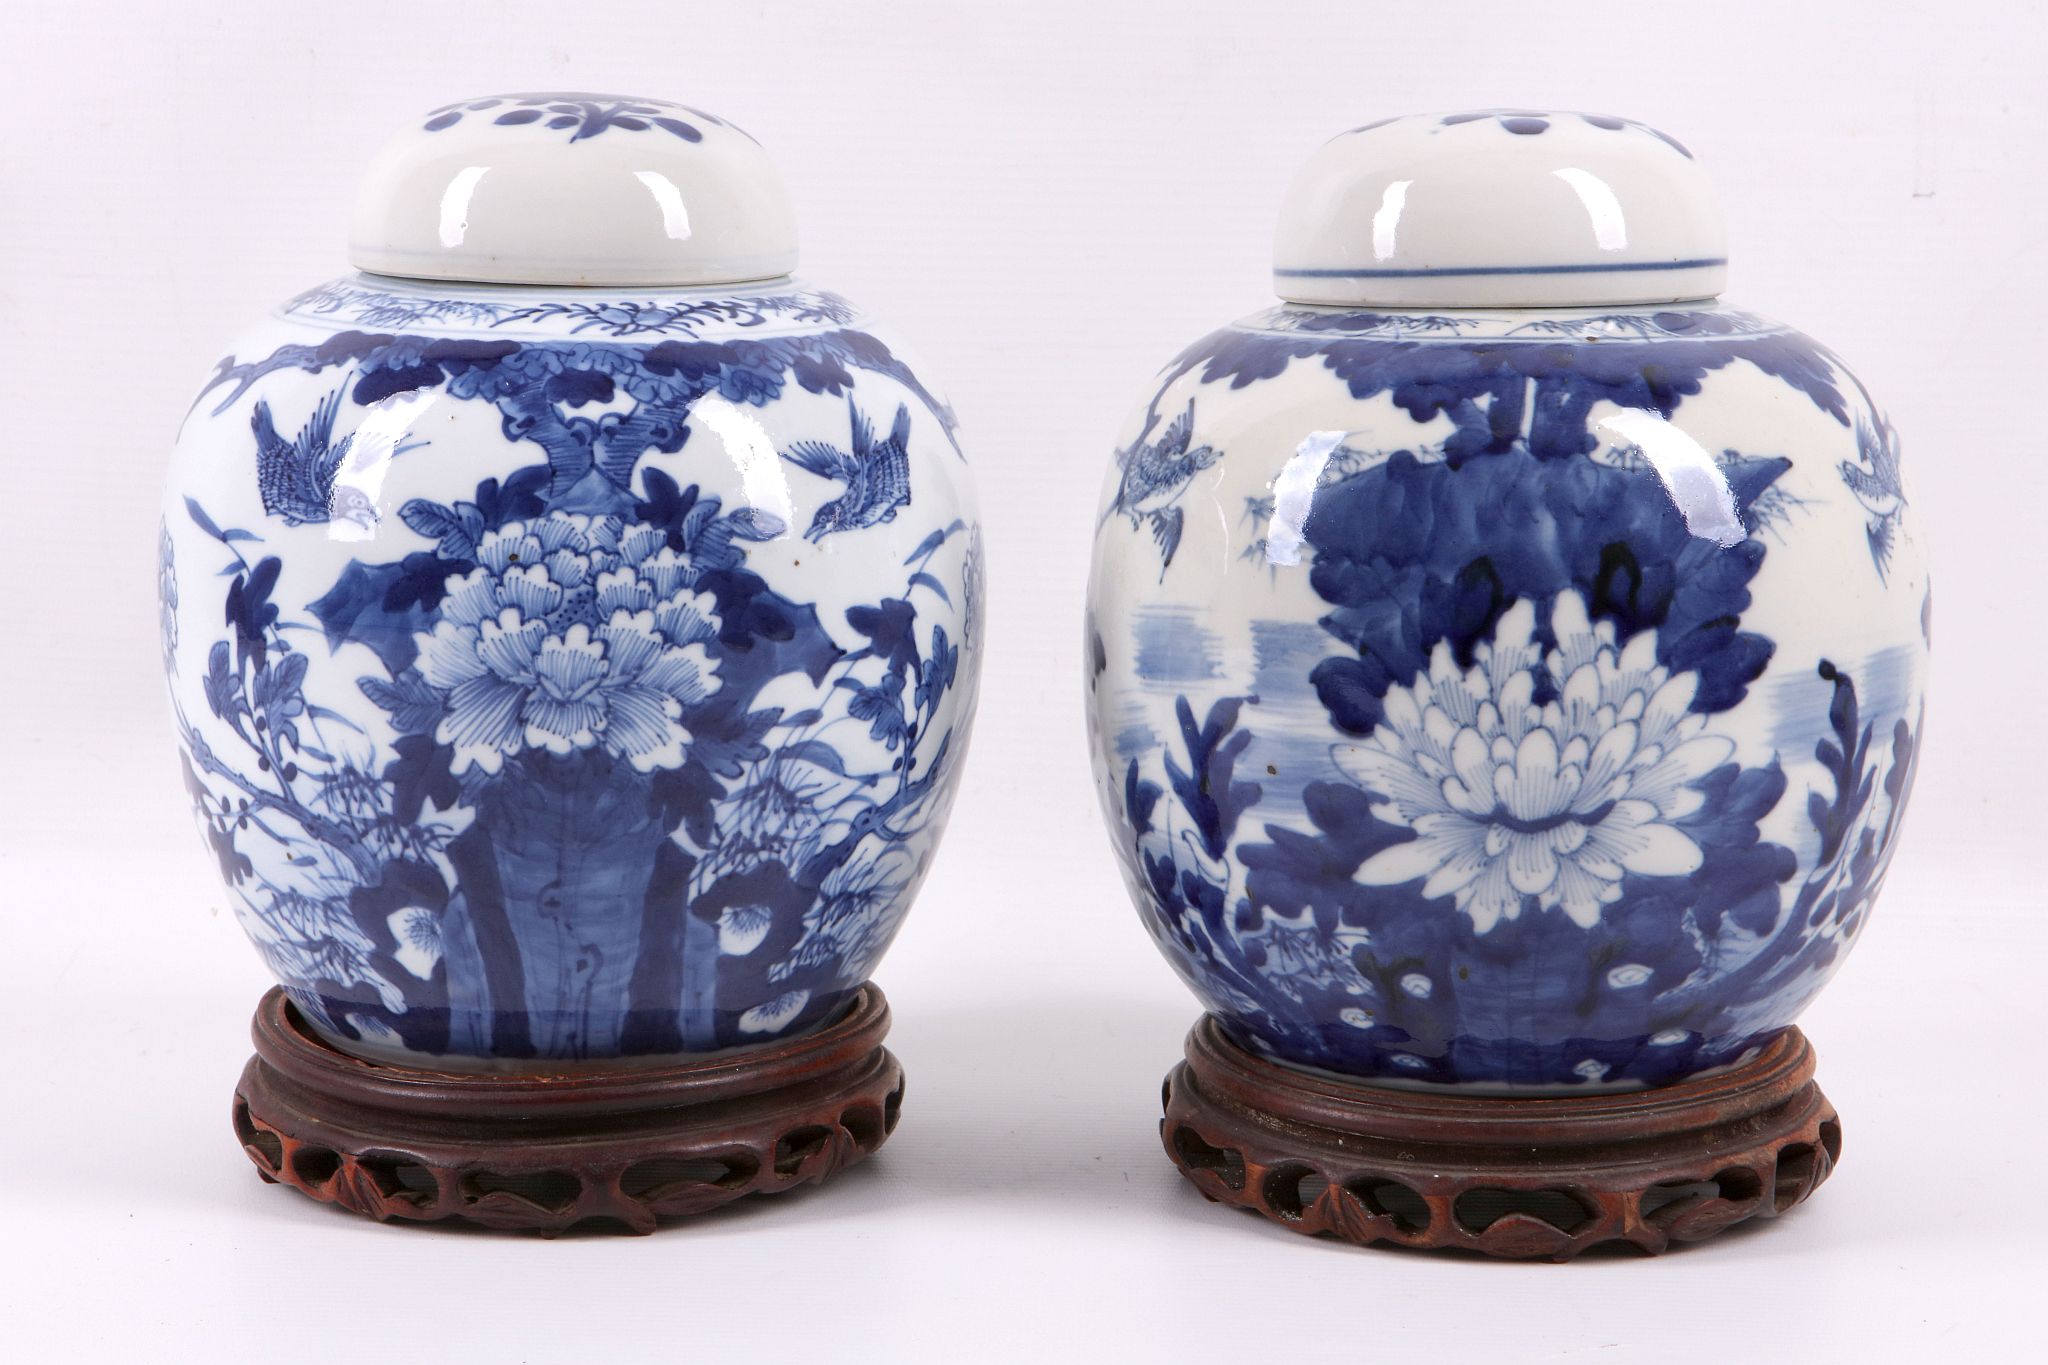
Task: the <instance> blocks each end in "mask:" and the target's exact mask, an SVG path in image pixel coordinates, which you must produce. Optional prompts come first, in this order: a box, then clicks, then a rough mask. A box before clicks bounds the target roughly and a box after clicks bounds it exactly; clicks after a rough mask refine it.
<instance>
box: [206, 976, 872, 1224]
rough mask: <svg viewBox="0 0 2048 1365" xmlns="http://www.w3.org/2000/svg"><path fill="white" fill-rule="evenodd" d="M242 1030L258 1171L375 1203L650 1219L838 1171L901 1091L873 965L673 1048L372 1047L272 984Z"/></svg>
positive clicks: (382, 1208) (414, 1213) (548, 1218)
mask: <svg viewBox="0 0 2048 1365" xmlns="http://www.w3.org/2000/svg"><path fill="white" fill-rule="evenodd" d="M251 1031H252V1032H253V1034H254V1035H255V1040H256V1055H255V1056H254V1057H252V1058H250V1059H249V1065H248V1067H247V1068H246V1069H245V1070H244V1071H243V1072H242V1079H241V1082H240V1084H239V1085H237V1086H236V1087H235V1109H234V1123H235V1133H236V1136H238V1137H239V1138H240V1139H241V1142H242V1149H243V1150H244V1151H245V1152H247V1153H248V1155H249V1159H250V1160H251V1161H253V1162H255V1163H256V1170H257V1173H258V1174H259V1175H261V1176H262V1177H263V1178H264V1179H265V1180H267V1181H272V1182H282V1183H284V1184H287V1185H290V1186H292V1187H293V1188H295V1189H297V1190H299V1191H300V1192H302V1193H304V1194H308V1195H311V1196H312V1197H313V1198H315V1199H319V1200H322V1201H325V1202H327V1203H331V1204H338V1205H340V1206H341V1207H342V1208H345V1209H350V1210H353V1211H354V1212H356V1213H361V1214H365V1215H367V1216H369V1217H371V1218H375V1219H378V1220H380V1221H407V1222H434V1221H438V1220H441V1219H449V1218H460V1219H464V1220H467V1221H469V1222H473V1223H479V1224H482V1225H484V1226H486V1227H492V1228H504V1229H519V1230H524V1231H532V1232H539V1233H542V1234H545V1235H549V1236H552V1235H554V1234H555V1233H559V1232H562V1231H564V1230H566V1229H568V1228H570V1227H573V1226H575V1225H576V1224H578V1223H583V1222H586V1221H591V1220H598V1221H597V1224H596V1225H599V1226H603V1225H605V1224H607V1223H608V1224H609V1225H610V1226H613V1227H615V1228H616V1229H618V1230H621V1231H630V1232H639V1233H645V1232H652V1231H653V1230H654V1228H655V1224H656V1222H657V1220H659V1219H662V1218H666V1217H671V1216H676V1215H684V1214H692V1213H701V1212H703V1211H704V1210H706V1209H710V1208H715V1207H717V1206H718V1205H720V1204H725V1203H729V1202H731V1201H732V1200H735V1199H738V1198H740V1197H741V1196H742V1195H748V1194H775V1193H780V1192H782V1191H784V1190H790V1189H794V1188H796V1187H797V1186H799V1185H804V1184H811V1183H815V1182H818V1181H822V1180H825V1179H827V1178H828V1177H830V1176H831V1175H833V1174H834V1173H835V1172H837V1171H840V1170H842V1169H844V1168H845V1167H847V1166H850V1165H852V1164H853V1163H855V1162H857V1161H860V1160H862V1159H863V1158H865V1157H867V1156H868V1155H869V1154H870V1153H872V1152H873V1151H874V1150H875V1149H876V1148H878V1147H880V1146H881V1145H882V1143H883V1142H884V1141H885V1140H886V1139H887V1138H888V1136H889V1134H890V1133H891V1132H892V1131H893V1130H894V1129H895V1127H896V1119H897V1113H898V1109H899V1107H900V1105H901V1104H902V1100H903V1068H902V1067H901V1066H899V1065H898V1064H897V1062H896V1059H895V1057H893V1056H891V1055H890V1053H889V1052H888V1050H887V1049H885V1048H884V1047H883V1046H882V1039H883V1037H884V1036H885V1035H887V1033H888V1031H889V1006H888V1002H887V1001H886V1000H884V999H883V997H882V993H881V992H880V991H879V990H877V989H876V988H875V986H874V985H873V983H869V984H868V985H866V986H863V987H862V988H861V991H860V993H859V995H858V996H857V997H856V999H855V1002H854V1005H853V1009H852V1011H851V1012H850V1013H849V1014H848V1015H847V1016H846V1017H845V1018H843V1019H841V1020H840V1021H839V1022H838V1023H836V1024H833V1025H832V1026H831V1027H829V1028H827V1029H825V1030H824V1031H822V1032H820V1033H815V1034H811V1035H809V1036H807V1037H803V1038H795V1039H791V1040H789V1041H787V1042H783V1043H777V1044H771V1045H767V1046H763V1047H761V1048H758V1049H751V1050H748V1051H745V1052H738V1053H732V1054H728V1055H724V1056H719V1057H713V1058H707V1059H705V1060H703V1061H697V1062H690V1063H687V1064H681V1065H664V1066H638V1067H627V1066H613V1067H607V1068H602V1069H595V1068H579V1069H576V1070H565V1071H561V1072H556V1073H551V1074H534V1073H521V1074H516V1075H505V1074H490V1075H468V1074H456V1073H451V1072H441V1071H423V1070H415V1069H411V1068H407V1067H398V1066H386V1065H379V1064H377V1063H372V1062H366V1061H362V1060H359V1059H357V1058H354V1057H350V1056H348V1055H346V1054H344V1053H341V1052H339V1051H337V1050H335V1049H334V1048H333V1047H331V1046H329V1045H328V1044H327V1043H325V1042H322V1041H321V1040H320V1039H319V1038H318V1037H317V1036H315V1035H314V1034H313V1033H312V1032H311V1031H310V1030H309V1029H307V1028H306V1026H305V1024H304V1023H303V1021H302V1020H301V1019H300V1018H299V1016H298V1014H297V1012H296V1011H295V1010H294V1009H293V1008H292V1007H291V1005H290V1004H289V1003H288V1002H287V1001H286V1000H285V997H284V994H283V993H282V992H281V991H278V990H276V989H273V990H271V991H270V993H269V994H267V995H265V996H264V997H263V1000H262V1002H261V1003H260V1004H259V1005H258V1006H257V1007H256V1018H255V1022H254V1024H253V1025H252V1028H251Z"/></svg>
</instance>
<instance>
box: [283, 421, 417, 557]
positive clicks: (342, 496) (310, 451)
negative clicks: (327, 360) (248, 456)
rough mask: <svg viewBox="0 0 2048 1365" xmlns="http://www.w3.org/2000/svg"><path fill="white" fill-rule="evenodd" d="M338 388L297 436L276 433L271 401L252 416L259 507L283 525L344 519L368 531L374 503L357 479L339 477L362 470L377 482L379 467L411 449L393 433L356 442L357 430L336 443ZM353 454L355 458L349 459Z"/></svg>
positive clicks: (374, 520)
mask: <svg viewBox="0 0 2048 1365" xmlns="http://www.w3.org/2000/svg"><path fill="white" fill-rule="evenodd" d="M341 395H342V391H341V390H340V389H336V390H335V391H334V392H332V393H330V394H328V395H327V397H325V398H323V399H322V400H321V401H320V406H318V407H316V408H314V409H313V415H312V416H311V417H309V418H307V419H306V425H305V426H304V427H302V428H300V429H299V434H298V436H297V437H296V438H295V439H293V440H290V441H287V440H285V439H284V438H283V437H281V436H279V435H278V434H277V424H276V422H275V421H273V420H272V418H271V415H270V404H268V403H266V402H264V401H263V400H261V399H258V400H257V402H256V410H255V412H254V413H252V414H251V415H250V418H249V429H250V430H251V431H253V432H255V433H256V486H257V489H258V490H259V491H260V492H261V493H262V494H263V510H264V511H265V512H267V513H269V514H270V515H272V516H280V517H283V518H284V523H285V525H287V526H303V525H306V524H308V523H315V522H329V521H343V522H348V523H351V524H352V525H355V526H358V527H360V528H362V529H363V530H364V531H372V530H375V529H376V526H377V505H376V503H375V502H374V501H373V500H372V498H371V496H370V493H369V492H368V491H366V490H365V489H363V488H361V487H359V486H358V482H359V481H357V480H354V479H342V478H341V477H340V476H341V474H342V473H343V472H344V470H345V469H346V470H349V471H355V470H362V471H365V472H366V473H369V474H371V475H372V476H373V477H372V479H369V480H363V482H371V483H372V486H373V487H374V483H375V482H376V481H381V470H376V469H374V468H373V467H374V466H377V465H381V464H382V463H383V462H384V461H385V460H388V459H390V458H391V457H392V456H394V455H401V454H403V453H404V452H406V451H408V450H411V449H414V448H415V446H414V445H400V444H398V442H397V440H396V439H395V437H388V438H385V439H381V440H379V439H376V438H375V436H374V435H373V436H372V437H371V438H370V439H368V440H366V441H365V442H363V443H362V444H361V445H360V446H359V445H358V443H357V441H356V437H357V435H358V434H360V433H357V432H350V433H349V434H348V435H346V436H344V437H342V438H341V439H340V440H339V441H334V440H333V436H334V418H335V415H336V414H337V413H338V412H340V410H341ZM352 454H353V456H354V458H353V459H351V458H350V457H351V455H352Z"/></svg>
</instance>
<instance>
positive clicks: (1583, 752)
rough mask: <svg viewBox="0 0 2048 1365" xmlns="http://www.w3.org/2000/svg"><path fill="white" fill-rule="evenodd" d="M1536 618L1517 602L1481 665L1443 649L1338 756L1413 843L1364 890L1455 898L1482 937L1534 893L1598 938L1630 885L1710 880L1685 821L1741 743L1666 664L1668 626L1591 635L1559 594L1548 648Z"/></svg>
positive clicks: (1371, 874) (1573, 605) (1691, 681)
mask: <svg viewBox="0 0 2048 1365" xmlns="http://www.w3.org/2000/svg"><path fill="white" fill-rule="evenodd" d="M1535 624H1536V620H1535V609H1534V607H1533V606H1532V605H1531V604H1530V603H1529V602H1528V601H1527V600H1524V601H1520V602H1517V603H1516V604H1515V605H1514V606H1513V607H1511V608H1509V609H1508V611H1507V612H1506V613H1505V614H1504V615H1503V616H1502V617H1501V619H1500V623H1499V625H1498V626H1497V627H1496V628H1495V631H1494V634H1493V638H1492V639H1491V640H1490V641H1488V642H1486V643H1483V644H1481V645H1480V646H1479V647H1478V649H1477V650H1476V652H1475V653H1476V663H1475V666H1474V667H1472V668H1470V669H1460V668H1459V667H1458V666H1457V663H1456V662H1455V661H1454V660H1453V658H1452V656H1451V649H1450V646H1449V645H1448V644H1446V643H1443V642H1439V643H1438V644H1437V646H1436V649H1435V652H1434V653H1433V654H1432V656H1431V659H1430V667H1429V672H1428V674H1427V675H1426V676H1424V677H1421V678H1418V679H1416V681H1415V682H1414V683H1412V684H1410V685H1407V686H1395V687H1391V688H1389V689H1388V691H1387V694H1386V697H1385V699H1384V703H1383V705H1384V716H1385V719H1384V721H1383V722H1382V724H1381V725H1380V726H1379V728H1377V729H1376V730H1374V731H1373V733H1372V736H1371V737H1370V738H1369V739H1368V740H1367V741H1366V742H1365V743H1364V744H1362V745H1340V746H1338V747H1337V748H1336V749H1335V750H1333V751H1332V757H1333V758H1334V759H1335V760H1336V762H1337V765H1338V766H1339V767H1340V768H1342V769H1343V770H1344V771H1345V772H1346V773H1347V774H1348V775H1349V776H1350V777H1351V778H1352V779H1353V780H1354V781H1356V782H1358V783H1359V785H1360V786H1362V787H1364V788H1365V789H1366V790H1367V791H1368V792H1369V793H1371V794H1372V796H1373V800H1374V805H1373V809H1374V811H1375V813H1376V814H1378V815H1379V816H1380V817H1381V818H1382V819H1383V820H1386V821H1388V822H1389V823H1391V824H1395V825H1400V826H1403V827H1405V828H1408V829H1411V830H1413V831H1414V833H1415V837H1414V838H1413V839H1412V840H1410V841H1408V842H1405V843H1399V844H1395V845H1393V846H1391V847H1389V848H1387V849H1385V850H1384V851H1382V852H1380V853H1378V854H1376V855H1375V856H1374V857H1372V858H1371V859H1369V860H1368V861H1367V862H1366V863H1365V864H1364V865H1363V866H1361V867H1360V868H1359V869H1358V872H1357V879H1358V880H1359V881H1360V882H1361V883H1364V884H1365V885H1368V886H1398V885H1401V884H1402V883H1405V882H1410V881H1414V880H1417V879H1423V887H1422V893H1423V895H1425V896H1428V897H1431V898H1433V899H1434V898H1441V897H1446V896H1448V897H1452V898H1453V899H1454V901H1455V903H1456V905H1457V907H1458V909H1459V910H1461V911H1463V912H1464V913H1466V914H1467V915H1469V916H1471V918H1472V923H1473V926H1474V928H1476V929H1477V930H1478V931H1479V932H1480V933H1482V934H1484V933H1486V932H1487V931H1488V930H1490V929H1492V928H1493V927H1494V926H1495V925H1496V924H1498V923H1499V922H1500V921H1502V920H1503V919H1509V920H1511V919H1514V918H1515V917H1517V916H1518V915H1520V914H1521V913H1522V909H1523V906H1524V904H1525V901H1526V899H1527V898H1529V897H1534V898H1535V902H1536V904H1537V906H1538V907H1540V908H1542V909H1545V910H1548V909H1553V908H1560V909H1562V910H1563V911H1564V913H1565V914H1566V915H1568V916H1569V917H1570V918H1571V919H1572V921H1573V922H1574V923H1576V924H1578V925H1580V926H1582V927H1585V928H1591V927H1592V926H1593V925H1595V924H1597V923H1599V921H1600V915H1601V911H1602V909H1603V907H1605V906H1608V905H1611V904H1613V903H1614V902H1615V901H1617V900H1619V899H1620V898H1621V880H1622V877H1623V876H1624V875H1626V874H1629V873H1634V874H1636V875H1638V876H1648V877H1679V876H1684V875H1686V874H1687V873H1690V872H1693V871H1695V870H1697V869H1698V868H1699V866H1700V862H1701V852H1700V847H1699V845H1698V844H1697V843H1695V842H1694V841H1693V840H1692V838H1691V837H1690V836H1689V835H1687V834H1686V833H1685V832H1684V830H1682V829H1681V828H1680V827H1679V826H1678V824H1677V823H1676V822H1677V821H1679V820H1681V819H1683V818H1684V817H1685V816H1688V815H1691V814H1692V813H1693V812H1695V811H1697V810H1698V809H1699V808H1700V807H1701V805H1702V804H1703V803H1704V801H1705V797H1704V796H1703V795H1702V793H1701V792H1700V790H1699V788H1698V786H1697V785H1696V784H1697V783H1698V781H1699V779H1701V778H1703V777H1705V776H1706V775H1707V774H1708V773H1710V772H1712V771H1713V770H1714V769H1716V768H1718V767H1720V766H1721V764H1723V763H1724V762H1726V761H1727V759H1728V758H1729V756H1730V755H1731V754H1732V753H1733V752H1734V747H1735V746H1734V745H1733V744H1732V743H1731V742H1730V741H1729V740H1727V739H1724V738H1721V737H1719V736H1716V735H1709V734H1706V733H1705V730H1706V717H1705V716H1703V715H1699V714H1697V713H1696V712H1694V711H1693V710H1692V709H1691V707H1692V702H1693V698H1694V696H1695V694H1696V692H1697V690H1698V684H1699V679H1698V676H1697V675H1696V674H1693V673H1676V674H1674V673H1672V672H1671V671H1670V670H1669V669H1667V668H1665V667H1663V666H1662V665H1660V664H1658V663H1657V640H1656V632H1655V631H1643V632H1640V633H1638V634H1637V635H1635V636H1633V637H1632V638H1631V639H1630V640H1629V642H1628V644H1627V646H1626V648H1617V646H1616V644H1615V635H1614V626H1613V624H1612V623H1611V622H1607V621H1602V622H1600V623H1599V624H1598V625H1597V626H1595V625H1593V624H1591V623H1590V622H1589V621H1588V619H1587V616H1586V605H1585V601H1584V599H1583V598H1581V597H1580V596H1579V595H1578V594H1577V593H1576V592H1563V593H1560V594H1558V597H1557V600H1556V603H1555V605H1554V607H1553V611H1552V617H1551V634H1552V637H1553V638H1554V639H1555V640H1556V645H1555V647H1553V648H1551V649H1550V650H1548V651H1547V652H1546V651H1545V650H1544V649H1542V648H1541V647H1540V646H1539V645H1538V644H1536V643H1535V641H1534V632H1535ZM1539 686H1540V687H1542V689H1543V691H1544V693H1546V694H1548V695H1549V696H1550V698H1551V699H1550V700H1547V701H1538V700H1537V697H1538V688H1539Z"/></svg>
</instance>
